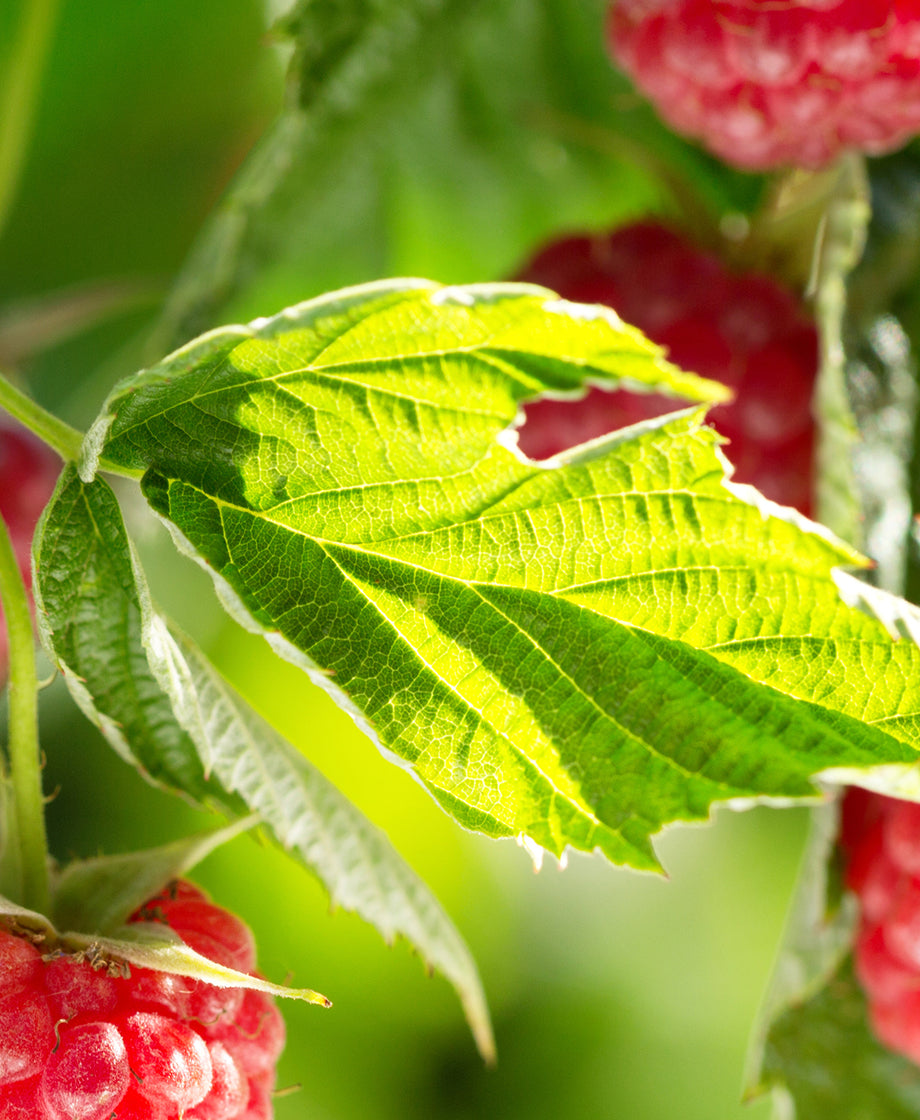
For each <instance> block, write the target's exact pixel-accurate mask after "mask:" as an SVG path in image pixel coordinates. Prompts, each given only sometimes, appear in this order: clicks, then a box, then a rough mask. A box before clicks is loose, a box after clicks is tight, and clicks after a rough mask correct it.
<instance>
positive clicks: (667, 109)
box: [609, 0, 920, 170]
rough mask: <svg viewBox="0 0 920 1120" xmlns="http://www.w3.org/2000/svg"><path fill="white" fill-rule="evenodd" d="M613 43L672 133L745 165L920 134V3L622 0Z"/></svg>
mask: <svg viewBox="0 0 920 1120" xmlns="http://www.w3.org/2000/svg"><path fill="white" fill-rule="evenodd" d="M609 43H610V48H611V51H612V53H613V56H614V57H615V59H616V60H617V61H618V62H619V64H620V65H621V66H622V67H623V69H624V70H625V71H627V73H628V74H629V75H630V76H631V77H632V79H633V80H634V81H635V83H636V85H637V86H638V87H639V89H640V90H641V91H642V92H643V93H644V94H645V95H646V96H647V97H648V98H649V100H650V101H652V103H653V104H654V105H655V107H656V108H657V110H658V112H659V113H660V114H661V116H662V117H663V118H664V119H665V120H666V121H667V122H668V124H670V125H671V126H672V127H673V128H674V129H675V130H676V131H678V132H683V133H686V134H687V135H689V136H692V137H694V138H697V139H699V140H701V141H702V142H703V143H704V144H705V145H706V146H707V147H708V148H710V149H711V150H712V151H713V152H715V154H716V155H718V156H720V157H721V158H722V159H724V160H725V161H726V162H727V163H731V164H734V165H736V166H739V167H743V168H747V169H750V170H760V169H765V168H771V167H778V166H784V165H789V166H799V167H808V168H817V167H822V166H824V165H825V164H827V163H829V162H830V161H831V160H832V159H833V158H834V157H835V156H836V155H837V154H838V153H839V152H840V151H841V150H842V149H844V148H855V149H857V150H859V151H863V152H867V153H869V154H871V155H878V154H880V153H882V152H888V151H891V150H893V149H894V148H897V147H898V146H900V145H901V144H903V143H904V142H905V141H906V140H908V139H909V138H910V137H911V136H913V135H914V134H915V133H917V132H920V5H918V4H917V2H916V0H783V2H782V3H762V2H754V0H615V3H614V4H613V7H612V9H611V14H610V20H609Z"/></svg>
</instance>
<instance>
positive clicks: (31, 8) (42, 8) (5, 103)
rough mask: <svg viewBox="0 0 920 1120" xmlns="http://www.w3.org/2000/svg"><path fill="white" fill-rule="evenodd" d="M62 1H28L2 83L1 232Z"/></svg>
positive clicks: (21, 166)
mask: <svg viewBox="0 0 920 1120" xmlns="http://www.w3.org/2000/svg"><path fill="white" fill-rule="evenodd" d="M58 3H59V0H24V4H23V11H22V16H21V19H20V23H19V29H18V31H17V33H16V36H15V38H14V39H13V43H12V46H11V48H10V51H9V54H8V55H7V58H6V65H5V68H4V69H5V71H6V72H5V74H4V75H3V81H2V85H0V234H2V232H3V229H4V227H5V225H6V220H7V218H8V217H9V213H10V210H11V209H12V205H13V199H14V198H15V196H16V190H17V188H18V186H19V181H20V178H21V175H22V168H23V165H24V163H25V157H26V151H27V150H28V146H29V137H30V136H31V133H32V123H33V121H34V119H35V109H36V107H37V104H38V91H39V82H40V79H41V74H42V70H43V69H44V65H45V59H46V58H47V56H48V48H49V47H50V45H51V33H52V31H53V29H54V24H55V20H56V18H57V9H58Z"/></svg>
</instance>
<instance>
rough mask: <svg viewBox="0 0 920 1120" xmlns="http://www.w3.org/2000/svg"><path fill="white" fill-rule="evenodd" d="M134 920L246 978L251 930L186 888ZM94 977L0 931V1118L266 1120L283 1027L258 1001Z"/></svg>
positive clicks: (155, 981)
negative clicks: (161, 929) (161, 928)
mask: <svg viewBox="0 0 920 1120" xmlns="http://www.w3.org/2000/svg"><path fill="white" fill-rule="evenodd" d="M130 921H131V922H162V923H164V924H166V925H168V926H170V928H171V929H173V930H174V931H175V932H176V933H177V934H178V935H179V936H180V937H181V938H182V940H183V941H185V942H186V944H187V945H189V946H190V947H191V948H194V949H195V950H196V951H197V952H199V953H200V954H201V955H202V956H206V957H208V958H209V959H210V960H213V961H215V962H216V963H218V964H223V965H227V966H229V967H231V968H234V969H237V970H239V971H243V972H248V973H251V974H254V969H255V963H256V962H255V946H254V943H253V939H252V935H251V933H250V932H249V930H248V928H247V927H246V926H245V925H244V924H243V923H242V922H241V921H240V920H239V919H238V918H236V917H235V916H234V915H233V914H230V913H229V912H228V911H226V910H223V909H221V908H220V907H217V906H214V905H213V903H211V902H209V901H208V899H207V898H206V897H205V895H204V894H202V892H201V891H199V890H198V888H197V887H194V886H192V885H191V884H190V883H184V882H182V883H175V884H173V885H172V886H171V887H170V888H168V889H167V890H165V891H163V892H162V893H161V894H159V895H157V896H156V897H155V898H153V899H151V900H150V901H149V902H147V903H146V904H145V905H144V906H143V907H141V908H140V910H138V911H137V912H136V913H135V914H134V915H132V917H131V919H130ZM112 971H115V970H105V969H102V970H96V969H94V968H93V967H92V966H91V965H90V963H89V962H88V961H86V960H81V959H79V958H78V957H74V956H52V957H50V958H46V957H42V955H41V952H40V948H39V947H37V946H35V945H33V944H32V943H30V941H28V940H27V939H25V938H24V937H20V936H16V935H14V934H13V933H12V932H11V931H9V930H7V929H3V928H2V927H0V977H2V987H0V1120H25V1118H28V1120H270V1117H271V1115H272V1108H271V1091H272V1088H273V1086H274V1069H275V1064H276V1062H277V1060H278V1057H279V1055H280V1053H281V1050H282V1048H283V1046H284V1021H283V1020H282V1018H281V1015H280V1014H279V1012H278V1010H277V1008H276V1007H275V1005H274V1002H273V1001H272V1000H271V998H270V997H268V996H266V995H264V994H263V993H261V992H258V991H253V990H243V989H240V988H218V987H215V986H213V985H210V984H206V983H204V982H203V981H200V980H191V979H188V978H186V977H181V976H175V975H173V974H170V973H164V972H155V971H152V970H149V969H143V968H135V969H132V970H131V973H130V976H122V975H117V974H116V975H111V974H110V973H111V972H112Z"/></svg>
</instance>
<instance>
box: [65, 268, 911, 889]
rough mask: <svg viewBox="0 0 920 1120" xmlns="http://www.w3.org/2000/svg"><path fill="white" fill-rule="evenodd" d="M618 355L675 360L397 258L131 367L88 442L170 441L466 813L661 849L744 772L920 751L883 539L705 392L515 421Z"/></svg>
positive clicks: (222, 547) (632, 373)
mask: <svg viewBox="0 0 920 1120" xmlns="http://www.w3.org/2000/svg"><path fill="white" fill-rule="evenodd" d="M617 375H620V376H627V377H629V378H630V379H631V380H632V381H633V382H634V383H641V382H645V383H646V384H648V385H654V384H663V385H665V386H666V387H667V386H670V387H671V388H674V387H675V381H674V375H673V373H672V371H671V370H670V368H669V367H667V366H663V365H662V364H661V362H660V359H659V358H658V357H657V355H656V352H655V351H654V349H653V348H650V347H648V346H645V345H643V344H642V342H641V341H640V340H639V338H638V336H636V335H635V333H634V332H632V331H631V330H629V329H624V328H623V327H622V326H621V325H619V323H618V320H616V318H615V317H614V316H611V315H609V314H608V313H604V312H602V311H600V310H599V309H596V308H595V309H591V308H582V307H579V306H577V305H569V304H564V303H562V302H561V301H557V300H555V299H553V298H552V297H551V296H550V295H549V294H548V293H545V292H542V291H541V290H539V289H532V288H519V287H515V286H508V285H506V286H502V285H497V286H487V287H473V288H462V289H454V288H448V289H443V288H439V287H438V286H436V285H427V284H424V283H423V282H418V281H408V282H406V281H401V282H392V283H387V284H377V285H370V286H368V287H366V288H361V289H352V290H349V291H346V292H343V293H336V294H333V295H331V296H328V297H324V298H322V299H319V300H316V301H312V302H310V303H307V304H304V305H301V306H299V307H295V308H292V309H289V310H288V311H286V312H283V313H282V314H280V315H278V316H276V317H275V318H273V319H270V320H267V321H266V320H260V321H258V322H256V323H254V324H252V325H251V326H250V327H248V328H244V327H234V328H227V329H225V330H224V331H222V332H215V334H213V335H211V336H205V338H204V339H202V340H199V342H197V343H194V344H192V345H191V346H190V347H188V348H186V349H185V350H182V351H179V352H177V353H176V354H175V355H173V356H172V357H170V358H168V359H166V360H165V361H164V362H163V363H162V364H161V365H160V366H158V367H156V368H154V369H151V370H148V371H145V372H143V373H141V374H140V375H138V377H137V378H136V379H134V380H132V381H128V382H126V383H125V384H124V385H123V386H121V387H120V388H119V389H117V390H116V391H115V393H114V394H113V396H112V398H111V399H110V401H109V403H108V405H107V407H106V409H105V410H104V412H103V415H102V416H101V417H100V420H99V421H98V422H97V425H96V426H95V427H94V429H93V432H92V433H91V435H90V437H89V439H88V442H87V459H86V463H85V465H84V470H85V472H86V474H87V476H89V475H90V474H91V473H92V470H93V467H94V464H95V462H96V461H97V460H98V457H99V456H100V455H102V456H103V457H104V458H106V459H108V460H110V461H111V462H113V463H116V464H119V465H120V466H121V467H122V468H126V469H129V470H131V471H137V472H140V471H145V472H146V473H145V474H144V479H143V486H144V490H145V493H146V494H147V497H148V499H149V500H150V502H151V503H152V505H153V506H154V508H155V509H156V510H157V511H158V512H159V513H160V514H162V515H163V516H164V517H165V518H167V519H168V520H169V521H170V522H171V523H172V525H173V527H174V530H175V533H176V537H177V540H178V541H179V543H180V544H181V545H182V546H183V547H185V548H188V549H189V550H190V551H192V552H193V554H194V555H196V556H197V557H198V558H199V559H200V560H201V561H202V562H203V563H204V564H205V565H206V566H207V567H208V568H209V569H210V570H211V571H212V573H213V574H214V576H215V579H216V581H217V584H218V589H219V590H220V592H221V594H222V596H223V597H224V599H225V601H226V603H227V605H228V607H229V608H230V609H231V610H233V611H234V612H235V613H236V614H237V615H238V616H240V617H241V618H242V619H243V620H244V621H245V622H246V623H247V624H248V625H249V626H251V627H253V628H256V629H260V630H262V631H263V632H264V633H265V634H266V636H267V637H268V639H269V641H270V642H271V643H272V644H273V646H274V647H275V648H276V649H278V650H279V652H281V653H282V654H284V655H285V656H288V657H290V658H291V659H292V660H294V661H295V662H297V663H299V664H301V665H302V666H303V667H305V668H306V669H307V670H308V671H309V672H311V673H312V675H313V677H314V679H315V680H316V681H317V682H318V683H320V684H321V685H323V686H324V687H325V688H327V689H328V690H329V691H330V692H332V693H333V695H334V696H335V697H336V698H337V699H338V700H339V701H340V702H341V703H342V704H343V705H344V706H345V707H346V709H347V710H349V711H350V712H351V713H352V714H353V715H355V717H356V718H357V719H358V721H359V723H360V724H361V725H362V726H363V727H364V728H365V729H366V730H367V731H369V733H370V734H371V735H372V736H373V737H374V738H375V739H376V740H377V741H378V742H379V743H380V744H381V746H382V747H383V748H384V749H385V750H386V751H388V752H391V753H392V754H395V755H397V756H399V757H400V758H401V759H403V760H404V761H405V762H407V763H408V764H409V765H411V766H412V767H413V769H414V770H415V771H416V773H417V774H418V776H419V777H420V778H421V779H422V780H423V781H424V782H425V784H426V785H427V786H428V788H429V789H430V790H431V791H432V793H433V794H434V796H435V797H436V798H437V799H438V801H439V802H440V803H441V804H442V805H443V806H444V808H446V809H447V810H448V811H449V812H450V813H452V814H453V815H454V816H455V817H456V819H457V820H458V821H459V822H460V823H461V824H463V825H465V826H466V827H469V828H474V829H478V830H480V831H483V832H485V833H487V834H489V835H492V836H509V835H512V836H521V835H523V836H526V837H528V838H529V839H530V840H531V841H533V842H534V843H536V844H538V845H540V846H542V847H544V848H547V849H549V850H550V851H552V852H554V853H557V854H561V853H562V852H563V850H564V849H565V847H566V846H567V845H571V846H573V847H577V848H583V849H588V850H590V849H592V848H599V849H601V850H602V851H603V852H604V853H605V854H606V855H607V856H608V857H610V858H611V859H613V860H615V861H618V862H624V863H631V864H633V865H635V866H637V867H646V868H650V867H654V866H655V864H656V861H655V857H654V855H653V853H652V849H651V845H650V841H649V838H650V836H651V835H652V834H654V833H655V832H657V831H658V830H659V829H660V828H661V827H662V826H663V825H664V824H666V823H668V822H670V821H675V820H694V819H700V818H705V817H706V816H707V815H708V813H709V810H710V806H711V805H712V803H713V802H715V801H723V800H735V799H744V798H748V799H750V798H764V797H767V798H781V799H788V798H801V797H807V796H809V795H813V794H815V792H816V791H815V789H814V786H813V784H812V781H811V779H812V777H813V776H814V775H815V774H817V773H820V772H822V771H828V770H831V769H836V770H838V771H844V770H846V771H847V772H848V773H849V772H853V771H858V770H859V769H860V768H866V767H870V766H872V765H876V764H879V763H901V764H904V763H912V762H913V761H914V759H915V757H916V755H915V750H914V746H913V743H914V742H915V739H916V734H915V733H916V720H917V717H916V715H915V713H916V712H917V711H918V702H920V650H918V649H917V647H915V646H914V645H913V644H912V643H906V642H901V643H893V642H892V640H891V638H890V637H889V635H888V634H887V632H886V631H885V629H884V627H883V626H882V625H881V624H880V623H878V622H877V621H876V620H874V619H871V618H869V617H868V616H866V615H865V614H863V613H861V612H860V611H858V610H856V609H854V608H852V607H850V606H848V605H846V604H845V603H844V602H843V601H842V600H841V597H840V595H839V593H838V590H837V587H836V585H835V583H834V581H833V578H832V574H833V571H834V569H835V568H837V567H838V566H839V565H846V564H856V563H860V562H861V561H860V560H859V558H858V557H857V556H856V554H855V553H853V552H852V551H851V550H849V549H848V548H846V547H845V546H843V545H841V544H840V543H839V542H835V541H834V540H832V539H831V538H830V537H829V536H828V535H826V534H824V533H822V532H820V531H818V530H817V528H816V527H814V526H810V525H809V524H808V523H806V522H804V521H802V519H800V518H798V517H797V516H796V515H795V514H792V513H790V512H789V511H786V512H785V513H783V512H782V511H780V510H778V508H777V507H769V506H768V505H767V504H766V503H764V502H763V501H762V500H759V499H758V496H757V495H756V494H755V493H754V492H753V491H749V490H748V489H747V488H734V489H733V488H731V487H729V486H726V485H725V479H724V472H725V467H726V465H725V460H724V459H723V458H722V456H721V455H720V453H719V452H718V447H717V444H718V437H717V436H716V435H715V433H714V432H712V431H711V430H710V429H707V428H705V427H703V426H702V421H701V417H700V416H699V415H698V414H697V413H695V412H689V413H683V414H678V415H676V416H675V417H672V418H670V419H669V420H662V421H656V422H650V423H648V424H646V425H644V426H642V427H637V428H634V429H629V430H627V431H624V432H623V433H620V434H619V435H617V436H614V437H611V438H609V439H607V440H605V441H600V442H598V443H596V444H594V445H588V446H586V447H585V448H582V449H579V450H576V451H575V452H573V453H572V454H571V455H570V456H569V457H568V458H566V459H564V460H562V461H559V462H551V463H547V464H534V463H531V462H529V461H527V460H525V459H524V458H523V457H522V456H521V455H519V454H518V453H517V452H516V449H515V447H514V446H513V438H512V437H511V436H510V435H509V433H508V432H507V431H505V434H502V433H503V430H505V429H507V428H508V427H509V426H510V425H511V424H512V423H513V422H514V419H515V417H516V414H517V408H518V404H519V402H520V401H521V400H522V399H524V398H526V397H528V396H534V395H536V394H537V393H539V392H541V391H545V390H556V391H558V390H560V389H565V388H572V387H574V386H576V385H577V384H578V383H579V382H580V381H583V380H584V379H585V378H586V377H594V378H606V379H608V380H610V381H611V382H612V381H613V380H615V378H616V376H617ZM696 387H697V388H698V389H700V388H702V389H703V390H704V391H705V386H704V385H700V384H697V386H696ZM691 388H692V387H691ZM780 514H782V516H780ZM763 684H769V685H771V686H772V687H771V688H763V687H762V685H763ZM792 698H796V699H795V700H794V699H792ZM797 700H798V701H805V702H806V703H798V702H796V701H797Z"/></svg>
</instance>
